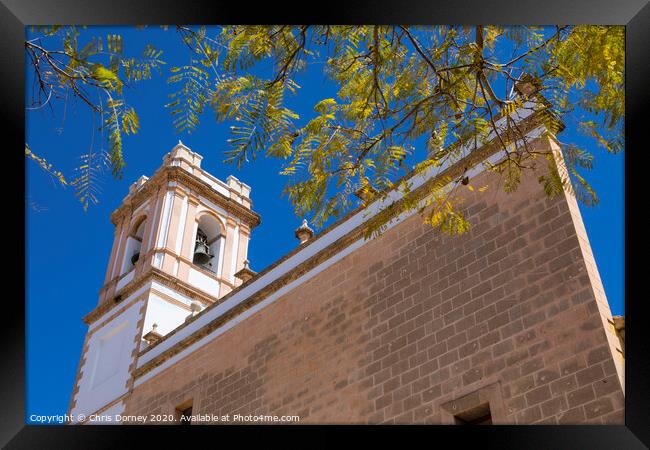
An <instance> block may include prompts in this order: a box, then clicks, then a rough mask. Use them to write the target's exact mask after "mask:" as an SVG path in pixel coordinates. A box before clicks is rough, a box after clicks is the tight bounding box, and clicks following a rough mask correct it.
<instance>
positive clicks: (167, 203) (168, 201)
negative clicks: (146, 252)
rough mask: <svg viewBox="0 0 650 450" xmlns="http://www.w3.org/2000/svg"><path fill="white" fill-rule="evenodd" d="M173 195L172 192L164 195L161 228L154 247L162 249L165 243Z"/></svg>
mask: <svg viewBox="0 0 650 450" xmlns="http://www.w3.org/2000/svg"><path fill="white" fill-rule="evenodd" d="M173 197H174V193H173V192H172V191H167V193H165V205H164V207H163V215H162V224H161V225H162V226H161V227H160V232H159V233H158V241H157V243H156V247H158V248H163V247H164V246H165V244H166V243H167V233H168V231H169V222H170V219H171V206H172V200H173Z"/></svg>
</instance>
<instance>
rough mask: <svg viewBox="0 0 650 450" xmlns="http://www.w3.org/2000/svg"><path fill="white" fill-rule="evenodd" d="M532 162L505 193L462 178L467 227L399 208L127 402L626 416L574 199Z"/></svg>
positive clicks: (254, 410) (449, 414)
mask: <svg viewBox="0 0 650 450" xmlns="http://www.w3.org/2000/svg"><path fill="white" fill-rule="evenodd" d="M537 145H548V142H546V143H544V142H542V143H539V142H538V143H537ZM544 166H545V164H541V165H540V167H544ZM539 170H540V171H543V170H545V169H543V168H540V169H539ZM539 175H540V172H538V173H528V174H527V175H525V177H524V178H523V179H522V183H521V186H520V188H519V189H518V190H517V191H516V192H515V193H513V194H506V193H504V192H503V190H502V188H501V186H500V185H499V179H498V177H496V176H495V175H494V174H491V173H486V172H483V173H482V174H481V175H479V176H478V177H476V178H475V179H473V180H471V183H470V184H471V185H472V186H474V187H475V188H476V189H475V190H474V191H473V192H471V191H469V190H468V189H467V188H465V187H464V186H461V187H460V190H457V194H456V195H457V196H459V198H462V199H463V202H464V203H463V204H464V207H465V208H466V211H467V213H468V215H469V219H470V221H471V223H472V229H471V231H470V232H468V233H467V234H465V235H461V236H454V237H449V236H444V235H441V234H440V233H438V232H436V231H434V230H432V229H431V228H430V227H428V226H427V225H424V224H423V223H422V218H421V217H420V216H418V215H415V216H413V217H411V218H409V219H407V220H405V221H404V222H402V223H400V224H399V225H397V226H395V227H393V228H391V229H389V230H388V231H387V232H385V234H383V235H382V236H381V237H379V238H377V239H373V240H371V241H369V242H367V243H366V244H365V245H363V246H362V247H360V248H359V249H358V250H356V251H354V252H353V253H352V254H350V255H348V256H346V257H345V258H344V259H342V260H341V261H339V262H337V263H336V264H334V265H332V266H330V267H329V268H327V269H325V270H324V271H323V272H321V273H319V274H318V275H317V276H316V277H314V278H312V279H310V280H309V281H307V282H305V283H303V284H302V285H300V286H298V287H297V288H295V289H294V290H292V291H290V292H289V293H287V294H286V295H284V297H282V298H281V299H279V300H278V301H275V302H274V303H272V304H270V305H269V306H267V307H265V308H264V309H263V310H261V311H260V312H258V313H256V314H255V315H253V316H251V317H249V318H248V319H246V320H244V321H243V322H242V323H239V324H237V325H236V326H235V327H233V328H232V329H230V330H228V331H227V332H225V333H223V334H222V335H220V336H218V337H216V338H215V339H214V340H213V341H211V342H210V343H208V344H206V345H204V346H203V347H201V348H199V349H198V350H196V351H194V352H193V353H192V354H190V355H189V356H187V357H185V358H184V359H182V360H180V361H179V362H178V363H176V364H174V365H173V366H172V367H170V368H168V369H166V370H165V371H163V372H161V373H160V374H158V375H156V376H154V377H153V378H151V379H149V380H147V381H145V382H144V383H142V384H141V385H139V386H137V387H136V388H134V390H133V392H132V393H131V395H130V396H129V397H128V398H127V400H126V410H125V414H127V415H128V414H133V415H135V414H174V413H175V411H176V408H177V407H179V405H183V407H186V406H187V405H188V404H191V405H192V413H193V414H207V413H209V414H214V415H219V416H221V415H226V414H229V415H230V416H231V417H232V416H233V414H237V413H239V414H242V415H248V414H253V415H255V414H260V415H278V416H282V415H298V416H300V423H454V422H456V421H458V420H459V419H460V420H465V419H466V417H467V416H468V414H470V413H472V411H478V410H481V409H482V408H485V405H486V404H489V409H490V413H491V415H492V422H493V423H508V424H515V423H516V424H529V423H549V424H556V423H562V424H565V423H566V424H570V423H594V424H603V423H605V424H622V423H623V422H624V409H623V408H624V395H623V390H622V388H621V383H620V381H619V375H617V369H616V364H615V358H617V355H616V352H615V351H614V349H612V348H611V344H610V343H609V341H608V338H607V337H606V331H605V327H604V325H603V321H602V319H601V315H602V314H603V313H602V311H601V310H602V308H600V307H599V305H598V304H597V299H596V297H597V295H596V294H595V293H594V287H593V286H592V281H591V278H590V277H589V275H588V273H587V267H586V263H585V259H584V257H583V251H582V250H581V243H580V241H579V238H578V235H577V233H576V225H575V219H574V218H573V217H574V216H575V211H573V212H572V210H571V209H570V205H569V202H568V201H567V198H566V197H565V196H559V197H556V198H553V199H549V198H546V197H545V195H544V194H543V192H542V190H541V188H540V186H539V184H538V182H537V178H538V176H539ZM483 185H488V189H487V190H486V191H485V192H479V191H478V187H481V186H483ZM582 245H583V246H584V243H582ZM470 415H471V414H470Z"/></svg>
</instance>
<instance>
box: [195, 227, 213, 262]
mask: <svg viewBox="0 0 650 450" xmlns="http://www.w3.org/2000/svg"><path fill="white" fill-rule="evenodd" d="M213 257H214V255H212V254H211V253H210V247H209V246H208V237H207V236H206V234H205V233H204V232H203V231H201V230H200V229H199V230H198V231H197V233H196V245H195V246H194V263H196V264H201V265H202V264H207V263H208V262H209V261H210V260H211V259H212V258H213Z"/></svg>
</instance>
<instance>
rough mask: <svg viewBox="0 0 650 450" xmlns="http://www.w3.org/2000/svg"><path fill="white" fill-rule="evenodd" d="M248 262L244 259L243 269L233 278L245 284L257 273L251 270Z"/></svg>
mask: <svg viewBox="0 0 650 450" xmlns="http://www.w3.org/2000/svg"><path fill="white" fill-rule="evenodd" d="M249 264H250V261H249V260H247V259H245V260H244V267H243V268H242V269H241V270H240V271H239V272H237V273H236V274H235V278H239V279H240V280H241V281H242V283H246V282H247V281H248V280H250V279H251V278H253V277H254V276H255V275H257V272H255V271H253V270H251V268H250V267H249Z"/></svg>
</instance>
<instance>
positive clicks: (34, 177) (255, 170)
mask: <svg viewBox="0 0 650 450" xmlns="http://www.w3.org/2000/svg"><path fill="white" fill-rule="evenodd" d="M109 33H111V34H114V33H118V34H121V35H122V36H123V39H124V44H125V51H126V52H127V53H130V54H133V55H136V54H139V53H140V51H141V50H142V49H143V48H144V47H145V45H146V44H147V43H150V44H152V45H153V46H154V47H156V48H159V49H163V50H164V53H163V56H162V58H163V59H164V60H165V61H166V62H167V66H165V69H164V70H165V72H163V75H162V76H157V75H155V76H154V78H153V79H152V80H149V81H146V82H142V83H139V84H136V85H135V86H134V87H133V88H132V89H131V88H128V89H129V91H127V92H126V98H127V101H128V103H129V104H130V105H131V106H133V107H135V109H136V111H137V112H138V115H139V117H140V124H141V129H140V131H139V132H138V134H136V135H134V136H127V137H126V138H125V142H124V147H125V158H126V163H127V165H126V167H125V169H124V177H123V179H122V180H114V179H113V178H111V177H110V176H107V177H106V178H105V180H104V182H103V183H102V192H101V195H100V203H99V204H98V205H95V206H92V207H90V209H89V210H88V212H84V211H83V208H82V207H81V205H80V204H79V202H78V201H77V199H76V198H75V197H74V195H73V190H72V188H70V187H68V188H62V187H61V186H58V185H56V184H55V183H54V182H52V180H51V179H50V178H49V177H48V176H47V175H45V174H44V173H43V172H42V170H41V169H40V168H39V167H38V166H37V165H36V164H34V163H33V162H31V161H27V162H26V167H25V173H26V180H27V181H26V189H27V194H26V195H27V198H26V210H25V217H26V228H27V229H26V233H27V242H26V274H27V275H26V277H27V279H26V295H27V298H26V320H27V323H26V344H27V345H26V348H27V355H26V356H27V358H26V361H27V367H26V373H27V393H26V395H27V398H26V406H27V411H26V414H27V417H29V415H31V414H63V413H65V412H66V410H67V407H68V403H69V400H70V393H71V391H72V387H73V382H74V378H75V375H76V371H77V365H78V363H79V356H80V353H81V347H82V344H83V340H84V336H85V334H86V330H87V328H86V326H85V324H84V323H83V322H82V321H81V318H82V317H83V316H84V315H85V314H87V313H88V312H89V311H90V310H92V309H93V308H94V306H95V305H96V303H97V293H98V291H99V289H100V288H101V286H102V284H103V281H104V275H105V270H106V264H107V262H108V258H109V253H110V249H111V245H112V241H113V225H112V224H111V223H110V220H109V215H110V213H111V212H112V211H113V210H114V209H115V208H117V207H118V206H119V204H120V203H121V201H122V199H123V198H124V196H125V195H126V194H127V191H128V187H129V185H130V184H131V183H133V182H134V181H135V180H136V179H137V178H138V177H139V176H140V175H143V174H144V175H147V176H151V175H152V174H153V172H154V171H155V170H156V169H157V168H158V167H159V166H160V164H161V163H162V157H163V155H164V154H165V153H167V152H168V151H169V150H170V149H171V148H172V147H173V146H174V145H175V144H176V143H177V142H178V140H179V138H180V139H182V141H183V143H185V144H186V145H188V146H189V147H190V148H191V149H192V150H194V151H196V152H198V153H200V154H202V155H203V157H204V159H203V164H202V166H203V167H204V168H205V169H206V170H208V171H209V172H210V173H212V174H213V175H215V176H217V177H218V178H220V179H222V180H225V179H226V177H227V176H228V175H230V174H233V175H234V176H236V177H237V178H239V179H240V180H242V181H243V182H245V183H247V184H249V185H250V186H251V187H252V189H253V190H252V193H251V196H252V199H253V202H254V209H255V210H256V211H257V212H258V213H260V215H261V216H262V224H261V225H260V226H259V227H258V228H256V229H255V230H254V231H253V235H252V240H251V243H250V247H249V259H250V261H251V266H252V268H253V269H254V270H257V271H260V270H262V269H264V268H265V267H266V266H268V265H269V264H271V263H273V262H274V261H275V260H277V259H278V258H280V257H281V256H282V255H284V254H285V253H287V252H288V251H289V250H291V249H293V248H294V247H295V245H296V238H295V237H294V234H293V230H294V229H295V228H296V227H297V226H298V225H299V224H300V221H301V220H300V218H298V217H296V216H295V215H294V213H293V209H292V207H291V205H290V204H289V201H288V200H287V199H286V198H284V197H282V195H281V193H282V190H283V188H284V183H285V181H284V179H283V177H281V176H280V175H278V171H279V170H280V168H281V163H280V161H277V160H270V159H264V158H262V159H257V160H256V161H254V162H252V163H249V164H248V165H246V166H244V167H242V169H241V170H237V168H236V167H235V166H233V165H225V164H223V163H222V160H223V151H224V150H225V149H226V139H227V138H228V135H227V132H228V127H229V126H230V124H229V123H224V124H218V123H216V122H215V120H214V118H213V116H211V115H210V114H209V112H208V113H207V114H205V115H204V116H203V117H202V123H201V125H200V127H199V128H198V130H197V131H195V132H194V133H193V134H191V135H187V134H184V135H180V136H179V135H178V134H176V133H175V131H174V129H173V126H172V120H171V117H170V115H169V111H168V110H167V109H166V108H165V107H164V105H165V104H166V103H167V102H168V98H167V94H168V93H169V92H171V90H170V88H169V86H168V85H167V83H166V78H167V76H168V72H166V70H168V69H169V67H171V66H176V65H183V64H187V63H188V62H189V58H190V57H191V55H190V53H189V50H188V49H187V47H185V46H184V45H183V44H182V43H181V42H180V40H179V37H178V35H177V34H176V33H175V31H173V29H170V31H166V32H165V31H163V30H161V29H160V28H158V27H149V28H146V29H144V30H137V29H134V28H130V27H129V28H126V27H124V28H123V27H110V28H107V27H106V28H104V27H93V28H92V29H90V30H87V31H85V32H84V34H100V35H103V36H105V35H106V34H109ZM26 67H27V68H28V69H29V67H30V66H29V64H26ZM26 76H27V83H30V80H31V79H32V78H31V76H30V73H29V71H28V72H27V74H26ZM299 84H300V85H301V86H302V89H301V92H300V96H299V97H296V98H295V99H294V100H293V101H292V105H291V106H293V107H294V109H295V110H296V111H297V112H298V113H299V114H300V115H301V117H303V118H309V117H310V114H311V112H312V109H311V108H312V106H313V104H314V103H315V101H316V100H319V99H322V98H325V97H335V94H336V90H335V87H334V86H332V85H331V84H330V83H327V82H326V80H325V76H324V75H323V73H322V66H320V65H317V64H314V65H313V66H311V67H309V69H308V70H307V72H306V73H305V74H304V76H302V77H301V78H300V80H299ZM28 86H29V84H28ZM27 101H28V102H29V97H27ZM26 127H27V129H26V141H27V143H28V144H29V145H30V147H31V148H32V149H33V150H34V151H35V152H37V153H38V154H40V155H41V156H44V157H45V158H46V159H47V160H48V162H51V163H53V165H54V166H55V167H56V168H57V169H60V170H62V171H63V172H64V173H65V174H72V170H73V168H74V167H75V166H76V165H78V164H79V163H78V159H77V158H78V156H79V155H80V154H82V153H84V152H86V151H87V149H88V148H89V146H90V143H91V140H92V139H93V136H92V133H91V130H92V128H93V123H92V118H91V115H90V114H89V113H88V109H87V108H86V107H85V105H83V104H81V103H79V102H77V103H76V104H69V105H68V106H67V107H66V108H62V107H59V106H57V107H55V109H54V111H49V110H48V109H46V108H43V109H40V110H38V111H27V112H26ZM559 138H560V139H561V140H563V141H569V140H572V139H574V138H575V139H577V140H579V139H578V138H577V136H576V135H575V134H574V133H573V131H572V130H571V129H567V130H565V131H564V132H563V133H562V134H561V135H560V136H559ZM95 140H96V142H95V149H97V148H98V145H99V142H97V140H98V137H97V136H95ZM588 149H589V150H590V151H591V152H592V153H593V154H594V155H595V157H596V163H595V167H594V169H593V170H592V171H591V172H589V173H588V180H589V181H590V183H591V184H592V186H593V188H594V189H595V191H596V192H597V193H598V195H599V198H600V204H599V206H596V207H594V208H587V207H584V206H582V205H581V211H582V214H583V219H584V222H585V226H586V228H587V233H588V235H589V239H590V242H591V246H592V249H593V252H594V256H595V258H596V262H597V264H598V268H599V271H600V275H601V278H602V280H603V284H604V286H605V291H606V294H607V297H608V300H609V302H610V305H611V309H612V313H613V314H615V315H616V314H623V298H624V291H623V281H624V279H623V273H624V266H623V264H624V254H623V242H624V222H623V219H624V210H623V208H624V191H623V185H624V170H623V167H624V156H623V155H616V156H614V155H610V154H607V153H606V152H604V151H603V150H601V149H600V148H598V147H596V146H595V145H594V144H593V143H591V144H590V145H589V147H588ZM423 154H424V152H423V150H422V149H418V150H417V151H416V155H415V156H416V157H418V155H423ZM68 178H72V176H69V177H68ZM28 203H34V204H36V205H37V208H36V209H34V208H31V207H27V206H28Z"/></svg>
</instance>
